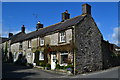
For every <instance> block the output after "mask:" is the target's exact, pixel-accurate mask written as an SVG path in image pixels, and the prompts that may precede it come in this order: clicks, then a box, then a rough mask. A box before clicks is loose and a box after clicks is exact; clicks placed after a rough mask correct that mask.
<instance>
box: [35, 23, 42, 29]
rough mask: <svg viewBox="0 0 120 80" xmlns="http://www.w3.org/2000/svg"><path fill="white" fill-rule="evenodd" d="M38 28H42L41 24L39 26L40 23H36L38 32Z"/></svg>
mask: <svg viewBox="0 0 120 80" xmlns="http://www.w3.org/2000/svg"><path fill="white" fill-rule="evenodd" d="M40 28H43V24H41V23H40V21H38V23H37V25H36V29H37V30H39V29H40Z"/></svg>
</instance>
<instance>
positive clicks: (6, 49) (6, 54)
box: [5, 42, 8, 55]
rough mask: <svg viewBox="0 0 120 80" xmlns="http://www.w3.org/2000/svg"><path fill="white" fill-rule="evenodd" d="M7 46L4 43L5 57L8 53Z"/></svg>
mask: <svg viewBox="0 0 120 80" xmlns="http://www.w3.org/2000/svg"><path fill="white" fill-rule="evenodd" d="M7 45H8V44H7V42H6V45H5V55H7V52H8V50H7V48H8V46H7Z"/></svg>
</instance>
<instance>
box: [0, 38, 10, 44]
mask: <svg viewBox="0 0 120 80" xmlns="http://www.w3.org/2000/svg"><path fill="white" fill-rule="evenodd" d="M7 40H8V38H5V37H0V43H4V42H5V41H7Z"/></svg>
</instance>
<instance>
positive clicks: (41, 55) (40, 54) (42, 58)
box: [39, 51, 44, 60]
mask: <svg viewBox="0 0 120 80" xmlns="http://www.w3.org/2000/svg"><path fill="white" fill-rule="evenodd" d="M39 60H44V53H43V52H42V51H40V52H39Z"/></svg>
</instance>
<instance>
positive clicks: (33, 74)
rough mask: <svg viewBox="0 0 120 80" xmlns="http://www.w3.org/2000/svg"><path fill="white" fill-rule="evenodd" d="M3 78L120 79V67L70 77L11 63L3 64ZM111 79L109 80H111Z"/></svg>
mask: <svg viewBox="0 0 120 80" xmlns="http://www.w3.org/2000/svg"><path fill="white" fill-rule="evenodd" d="M2 73H3V75H2V77H3V78H71V79H73V80H74V79H75V78H111V79H112V78H119V77H120V67H114V68H111V69H108V70H103V71H97V72H92V73H86V74H79V75H75V76H68V75H66V74H58V73H53V72H46V71H43V70H40V69H37V68H29V67H26V66H20V65H14V64H10V63H5V64H3V71H2ZM111 79H109V80H111Z"/></svg>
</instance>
